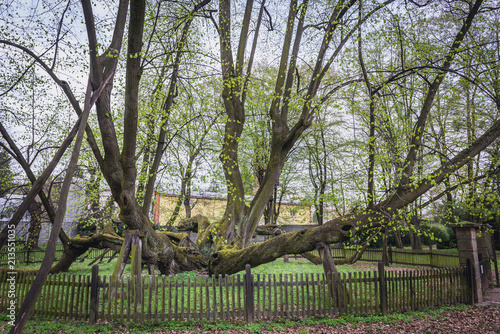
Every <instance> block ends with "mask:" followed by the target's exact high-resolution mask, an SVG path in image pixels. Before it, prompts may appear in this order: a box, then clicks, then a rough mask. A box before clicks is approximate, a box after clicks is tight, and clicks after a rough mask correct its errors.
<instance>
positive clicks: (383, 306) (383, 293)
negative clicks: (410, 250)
mask: <svg viewBox="0 0 500 334" xmlns="http://www.w3.org/2000/svg"><path fill="white" fill-rule="evenodd" d="M378 277H379V284H380V289H379V291H380V312H381V313H382V315H387V282H386V279H385V268H384V262H383V261H379V263H378Z"/></svg>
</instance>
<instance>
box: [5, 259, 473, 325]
mask: <svg viewBox="0 0 500 334" xmlns="http://www.w3.org/2000/svg"><path fill="white" fill-rule="evenodd" d="M9 275H10V274H9V272H8V271H7V270H3V269H1V270H0V312H1V313H6V312H7V307H8V306H9V305H10V303H11V299H9V298H8V297H7V296H8V292H9V291H11V289H12V287H13V286H12V283H11V281H9V280H7V278H8V277H10V276H9ZM470 275H471V274H470V270H467V269H466V267H457V268H434V269H424V270H407V271H397V270H396V271H386V270H385V268H384V266H383V264H382V263H379V268H378V270H376V271H364V272H352V273H341V274H338V275H333V274H328V275H325V274H279V275H274V274H269V275H253V274H251V273H250V268H249V267H247V272H246V274H245V275H231V276H224V277H222V276H219V277H214V276H212V277H209V276H185V275H177V276H141V277H129V276H124V277H122V278H121V279H120V280H119V281H117V282H112V281H111V279H110V277H109V276H99V275H98V267H97V266H94V267H93V268H92V275H91V276H89V275H68V274H58V275H49V276H48V278H47V281H46V283H45V285H44V286H43V289H42V292H41V295H40V297H39V298H38V300H37V302H36V306H35V309H34V314H37V315H40V316H43V317H49V318H59V319H65V320H69V319H74V320H88V321H89V322H90V323H94V322H95V321H97V320H109V321H119V322H126V321H150V320H180V321H183V320H220V319H232V320H237V321H238V320H239V321H247V322H251V321H254V320H267V319H275V318H295V317H308V316H319V315H341V314H386V313H388V312H400V311H409V310H418V309H422V308H425V307H431V306H440V305H450V304H456V303H471V301H472V299H471V298H472V289H471V287H470V286H471V276H470ZM34 277H35V274H33V273H21V272H20V273H18V274H16V276H15V285H14V286H15V305H16V310H19V309H20V307H21V303H22V301H23V300H24V298H25V296H26V293H27V291H28V290H29V288H30V286H31V284H32V282H33V279H34Z"/></svg>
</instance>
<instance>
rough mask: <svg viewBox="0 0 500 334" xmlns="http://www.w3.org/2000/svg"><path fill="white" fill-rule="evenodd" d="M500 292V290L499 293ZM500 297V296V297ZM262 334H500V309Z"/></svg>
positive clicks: (209, 333) (178, 333)
mask: <svg viewBox="0 0 500 334" xmlns="http://www.w3.org/2000/svg"><path fill="white" fill-rule="evenodd" d="M499 290H500V289H499ZM498 294H499V295H500V292H499V293H498ZM152 333H155V334H160V333H170V334H181V333H182V334H187V333H190V334H191V333H207V334H219V333H221V334H222V333H227V334H235V333H250V332H246V331H237V330H224V331H205V330H203V329H201V328H200V329H199V330H196V331H169V332H164V331H156V332H152ZM258 333H290V334H292V333H297V334H306V333H310V334H314V333H325V334H327V333H328V334H330V333H468V334H475V333H481V334H489V333H500V306H499V305H482V306H481V305H480V306H474V307H472V308H469V309H466V310H461V311H456V310H455V311H448V312H443V313H440V314H436V315H432V314H429V316H426V317H423V318H414V319H413V320H412V321H408V322H404V321H401V322H397V323H392V324H386V323H383V322H378V323H371V324H362V323H353V324H348V325H341V326H336V327H332V326H326V325H324V324H318V325H314V326H300V327H293V328H289V329H286V330H282V331H269V330H260V331H258Z"/></svg>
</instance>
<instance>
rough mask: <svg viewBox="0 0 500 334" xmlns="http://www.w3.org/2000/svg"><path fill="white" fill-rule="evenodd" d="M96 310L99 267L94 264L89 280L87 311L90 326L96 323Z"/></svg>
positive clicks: (97, 308)
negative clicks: (88, 306) (88, 305)
mask: <svg viewBox="0 0 500 334" xmlns="http://www.w3.org/2000/svg"><path fill="white" fill-rule="evenodd" d="M98 310H99V266H98V265H97V264H96V265H94V266H93V267H92V278H91V280H90V310H89V311H90V312H89V324H90V325H93V324H95V323H96V321H97V314H98Z"/></svg>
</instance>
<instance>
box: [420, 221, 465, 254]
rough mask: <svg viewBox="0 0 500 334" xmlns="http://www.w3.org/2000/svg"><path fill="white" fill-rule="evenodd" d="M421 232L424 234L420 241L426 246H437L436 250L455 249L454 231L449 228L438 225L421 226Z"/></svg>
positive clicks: (434, 223) (427, 224)
mask: <svg viewBox="0 0 500 334" xmlns="http://www.w3.org/2000/svg"><path fill="white" fill-rule="evenodd" d="M421 228H422V230H423V231H424V232H425V233H426V234H424V235H423V236H422V241H423V243H425V244H426V245H434V244H436V245H437V248H441V249H446V248H455V247H456V246H457V238H456V236H455V231H453V229H452V228H451V227H450V226H447V225H443V224H440V223H436V222H433V223H426V224H422V226H421Z"/></svg>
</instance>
